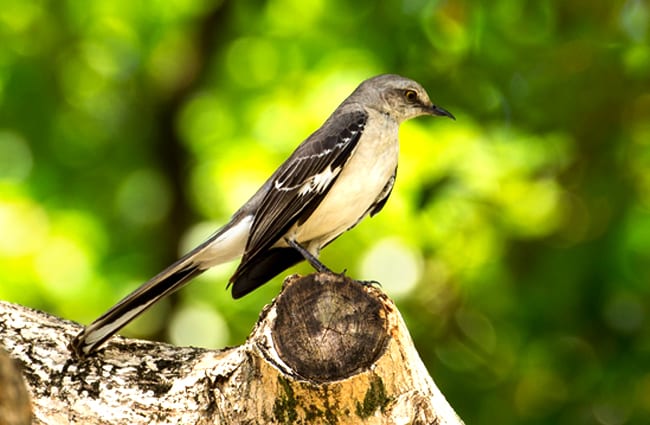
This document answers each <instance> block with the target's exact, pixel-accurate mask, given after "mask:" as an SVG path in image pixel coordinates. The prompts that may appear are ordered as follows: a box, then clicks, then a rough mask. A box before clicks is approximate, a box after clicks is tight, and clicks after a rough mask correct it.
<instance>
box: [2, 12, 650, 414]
mask: <svg viewBox="0 0 650 425" xmlns="http://www.w3.org/2000/svg"><path fill="white" fill-rule="evenodd" d="M649 21H650V4H649V3H648V1H646V0H627V1H609V2H595V1H585V0H577V1H571V2H565V1H559V0H541V1H537V2H519V1H515V0H494V1H492V2H482V1H469V0H467V1H451V0H450V1H429V0H402V1H397V0H391V1H383V2H377V1H370V0H364V1H357V2H345V1H342V0H335V1H328V2H326V1H324V0H316V1H311V2H307V1H304V0H269V1H238V2H234V1H230V2H219V1H214V0H170V1H156V0H148V1H124V0H96V1H91V2H80V1H73V0H68V1H56V2H55V1H52V0H50V1H48V0H21V1H12V0H0V299H5V300H9V301H12V302H17V303H21V304H24V305H28V306H32V307H35V308H39V309H43V310H46V311H49V312H51V313H53V314H56V315H60V316H62V317H65V318H69V319H72V320H77V321H80V322H83V323H87V322H89V321H91V320H92V319H94V318H95V317H96V316H97V315H99V314H100V313H102V312H103V311H104V310H105V309H106V308H108V307H109V306H110V305H112V304H113V303H114V302H115V301H117V300H118V299H119V298H120V297H121V296H122V295H124V294H126V293H127V292H128V291H130V290H132V289H133V288H134V287H136V286H137V285H138V284H139V283H140V282H142V281H144V280H146V279H147V278H149V277H150V276H152V275H153V274H155V273H156V272H158V271H159V270H160V269H161V268H162V267H164V266H165V265H167V264H168V263H169V262H171V261H173V260H174V259H175V258H177V256H178V255H179V254H180V253H181V252H184V251H187V250H188V249H189V248H190V247H191V246H192V244H194V243H197V242H198V241H200V240H201V239H202V238H205V237H206V236H207V235H209V234H210V233H211V232H212V231H213V230H214V229H216V228H217V227H218V226H219V225H220V224H222V223H224V222H225V221H226V220H227V219H228V217H229V215H230V214H231V213H233V212H234V211H235V210H236V209H237V207H238V206H239V205H240V204H241V203H242V202H243V201H245V200H246V199H247V198H248V196H250V195H251V194H252V192H253V191H254V190H255V189H256V188H257V186H258V185H260V184H261V183H262V182H263V181H264V179H265V178H266V177H267V176H268V175H269V174H270V173H271V172H272V171H273V169H274V168H275V167H276V166H277V165H278V164H279V163H280V162H281V161H282V160H283V159H284V158H285V157H286V156H287V155H288V154H289V153H290V152H291V151H292V149H293V148H294V147H295V146H296V145H297V144H298V143H299V142H300V141H301V140H302V139H304V138H305V137H306V136H307V135H308V134H309V133H310V132H311V131H313V130H314V129H316V128H317V127H318V126H319V125H320V124H321V123H322V121H323V120H324V119H325V118H326V117H327V116H328V114H329V113H330V112H331V111H332V110H333V108H334V107H335V106H336V105H337V104H338V103H339V102H340V101H341V100H342V99H343V98H344V97H345V96H347V94H348V93H349V92H350V91H351V90H352V89H354V87H355V86H356V85H357V84H358V83H359V82H360V81H362V80H363V79H365V78H367V77H370V76H372V75H375V74H379V73H385V72H391V73H399V74H403V75H405V76H409V77H412V78H414V79H416V80H418V81H420V82H421V83H422V84H423V85H424V86H425V87H426V88H427V89H428V90H429V92H430V94H431V97H432V98H433V100H434V101H435V102H436V103H437V104H439V105H440V106H443V107H445V108H447V109H449V110H450V111H452V112H453V113H454V114H455V115H456V117H457V121H456V122H452V121H450V120H443V119H435V120H434V119H425V118H422V119H419V120H416V121H412V122H409V123H406V124H405V125H403V127H402V131H401V141H402V152H401V158H400V170H399V173H398V179H397V185H396V189H395V191H394V192H393V196H392V198H391V200H390V202H389V203H388V204H387V206H386V208H385V209H384V211H382V213H381V214H380V215H379V216H377V217H375V218H373V219H370V220H366V221H365V222H363V223H362V224H360V225H359V226H358V227H357V228H356V229H355V230H354V231H353V232H350V233H348V234H346V235H345V236H343V237H342V238H340V239H339V240H338V241H337V242H335V243H334V244H332V245H331V246H330V247H328V248H327V249H326V250H325V251H324V253H323V260H324V261H325V262H326V264H328V265H330V266H331V267H332V268H334V269H339V270H340V269H344V268H347V269H348V271H349V274H351V275H353V276H355V277H359V278H366V279H371V278H372V279H377V280H379V281H382V282H383V283H384V289H385V290H386V291H387V292H388V293H389V294H390V295H391V296H392V297H394V298H395V299H396V302H397V304H398V306H399V308H400V310H401V311H402V313H403V314H404V316H405V319H406V320H407V323H408V325H409V328H410V330H411V332H412V335H413V337H414V338H415V342H416V345H417V347H418V349H419V351H420V353H421V356H422V358H423V359H424V361H425V363H426V364H427V366H428V368H429V370H430V372H431V374H432V375H433V376H434V379H435V380H436V382H437V383H438V385H439V386H440V388H441V390H442V391H443V393H445V394H446V396H447V398H448V399H449V401H450V402H451V404H452V405H453V406H454V408H455V409H456V410H457V411H458V413H459V414H460V416H461V417H462V418H463V419H464V420H465V421H466V422H467V423H468V424H495V423H499V424H515V423H526V424H551V423H552V424H592V423H595V424H603V425H619V424H647V423H650V331H649V326H648V314H649V312H650V301H649V298H648V295H649V292H650V47H649V46H650V43H649V41H650V37H649V31H648V30H649V28H648V26H649ZM234 267H235V264H231V265H228V266H222V267H219V268H217V269H216V270H214V271H211V272H209V273H207V274H206V275H204V276H202V277H201V278H199V279H197V282H195V283H194V284H192V285H190V286H189V287H187V288H186V289H184V290H183V291H181V292H179V293H178V294H176V295H175V296H173V297H171V299H169V300H166V301H165V302H164V303H162V304H161V305H160V306H157V307H156V308H154V309H153V310H152V311H151V312H150V313H148V314H147V315H146V316H145V317H144V318H142V319H140V320H138V321H136V322H135V323H134V324H133V325H132V326H130V327H129V328H128V329H127V330H126V331H125V334H127V335H132V336H139V337H146V338H162V339H168V340H171V341H172V342H174V343H177V344H198V345H205V346H211V347H221V346H224V345H232V344H239V343H241V342H242V341H243V340H244V338H245V336H246V335H247V334H248V332H249V330H250V329H251V327H252V326H253V324H254V322H255V320H256V318H257V314H258V312H259V311H260V309H261V308H262V306H263V305H264V304H265V303H267V302H269V301H270V300H271V298H272V297H273V296H274V295H275V294H277V292H278V291H279V285H280V279H276V280H275V281H273V282H272V283H270V284H267V285H265V286H264V287H263V288H261V289H260V290H258V291H256V292H254V293H253V294H252V295H250V296H248V297H246V298H244V299H242V300H238V301H236V302H235V301H233V300H231V299H230V297H229V294H228V292H227V291H226V290H225V289H224V288H225V283H226V282H227V279H228V277H229V274H230V273H231V272H232V270H233V269H234ZM294 271H297V272H303V273H304V272H309V268H307V267H305V266H300V267H298V268H297V269H295V270H294Z"/></svg>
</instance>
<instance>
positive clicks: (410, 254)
mask: <svg viewBox="0 0 650 425" xmlns="http://www.w3.org/2000/svg"><path fill="white" fill-rule="evenodd" d="M361 273H362V275H363V276H364V277H365V278H367V279H373V280H376V281H378V282H379V283H381V285H382V287H383V288H385V290H386V292H388V293H389V294H391V296H394V297H399V296H404V295H406V294H408V293H409V292H410V291H411V290H413V288H415V286H416V284H417V283H418V281H419V279H420V276H421V274H422V260H421V258H420V257H419V255H418V254H417V253H416V252H415V251H414V250H413V249H411V248H410V247H408V246H406V245H405V244H404V243H402V242H401V241H399V240H398V239H383V240H380V241H379V242H377V243H376V244H375V245H374V246H373V247H371V248H370V249H369V250H368V252H367V253H366V254H365V255H364V256H363V258H362V259H361Z"/></svg>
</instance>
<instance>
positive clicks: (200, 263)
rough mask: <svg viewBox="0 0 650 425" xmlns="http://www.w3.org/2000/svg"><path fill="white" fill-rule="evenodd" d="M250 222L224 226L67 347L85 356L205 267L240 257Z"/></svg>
mask: <svg viewBox="0 0 650 425" xmlns="http://www.w3.org/2000/svg"><path fill="white" fill-rule="evenodd" d="M250 223H251V218H249V217H244V218H243V219H241V220H239V221H237V222H235V223H233V222H231V223H229V224H228V225H226V226H225V227H224V228H222V229H221V230H219V231H218V232H217V233H215V234H214V235H213V236H212V237H210V238H209V239H208V240H207V241H205V242H204V243H203V244H201V245H199V246H198V247H196V248H195V249H193V250H192V251H191V252H189V253H188V254H186V255H184V256H183V257H182V258H181V259H179V260H178V261H176V262H175V263H174V264H172V265H171V266H169V267H167V268H166V269H165V270H163V271H162V272H160V273H158V274H157V275H156V276H154V277H153V278H151V279H150V280H149V281H148V282H146V283H144V284H143V285H142V286H140V287H139V288H138V289H136V290H135V291H133V292H132V293H130V294H129V295H127V296H126V297H124V298H123V299H122V300H121V301H119V302H118V303H117V304H115V305H114V306H113V307H111V308H110V309H109V310H108V311H107V312H106V313H104V314H103V315H101V316H100V317H99V318H97V319H96V320H95V321H94V322H93V323H91V324H90V325H88V326H86V327H85V328H84V329H83V331H81V332H80V333H79V334H78V335H77V336H76V337H75V338H74V339H73V340H72V342H71V343H70V348H71V349H72V350H73V351H74V352H75V353H76V354H77V356H79V357H85V356H87V355H89V354H90V353H92V352H93V351H95V350H96V349H97V348H98V347H99V346H101V345H102V344H103V343H104V342H105V341H106V340H107V339H109V338H110V337H111V336H113V335H114V334H115V333H116V332H117V331H119V330H120V329H122V328H123V327H124V326H126V324H127V323H129V322H130V321H132V320H133V319H135V318H136V317H138V316H139V315H140V314H142V313H143V312H144V311H145V310H147V309H148V308H149V307H151V306H152V305H153V304H155V303H156V302H158V301H159V300H160V299H161V298H163V297H165V296H167V295H169V294H171V293H172V292H174V291H176V290H178V289H180V288H181V287H182V286H183V285H185V284H186V283H187V282H189V281H190V280H192V278H194V277H196V276H198V275H200V274H201V273H203V272H204V271H205V270H207V269H208V268H210V267H212V266H214V265H217V264H221V263H224V262H226V261H230V260H232V259H233V258H236V257H237V256H239V255H241V254H242V252H243V250H244V247H245V245H246V239H247V237H248V231H249V229H250Z"/></svg>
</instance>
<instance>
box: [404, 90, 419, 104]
mask: <svg viewBox="0 0 650 425" xmlns="http://www.w3.org/2000/svg"><path fill="white" fill-rule="evenodd" d="M404 99H406V101H407V102H410V103H413V102H415V101H416V100H418V94H417V93H416V92H415V90H404Z"/></svg>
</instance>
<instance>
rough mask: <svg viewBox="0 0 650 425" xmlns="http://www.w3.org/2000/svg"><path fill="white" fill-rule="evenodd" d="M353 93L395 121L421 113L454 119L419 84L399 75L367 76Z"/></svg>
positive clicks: (370, 106) (368, 105)
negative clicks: (433, 101)
mask: <svg viewBox="0 0 650 425" xmlns="http://www.w3.org/2000/svg"><path fill="white" fill-rule="evenodd" d="M353 96H354V97H356V98H357V100H360V101H361V102H362V103H363V104H365V105H366V107H369V108H373V109H376V110H378V111H380V112H382V113H385V114H388V115H390V116H391V117H393V118H394V119H395V120H396V121H397V122H402V121H405V120H408V119H410V118H414V117H419V116H421V115H437V116H445V117H449V118H451V119H456V118H455V117H454V116H453V115H452V114H451V113H450V112H448V111H446V110H445V109H443V108H441V107H439V106H436V105H434V104H433V103H432V102H431V100H430V99H429V95H428V94H427V92H426V90H424V88H423V87H422V86H421V85H420V84H418V83H417V82H415V81H413V80H410V79H408V78H405V77H401V76H399V75H393V74H384V75H379V76H377V77H373V78H370V79H368V80H366V81H364V82H363V83H361V84H360V85H359V87H357V89H356V90H355V92H354V94H353Z"/></svg>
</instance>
